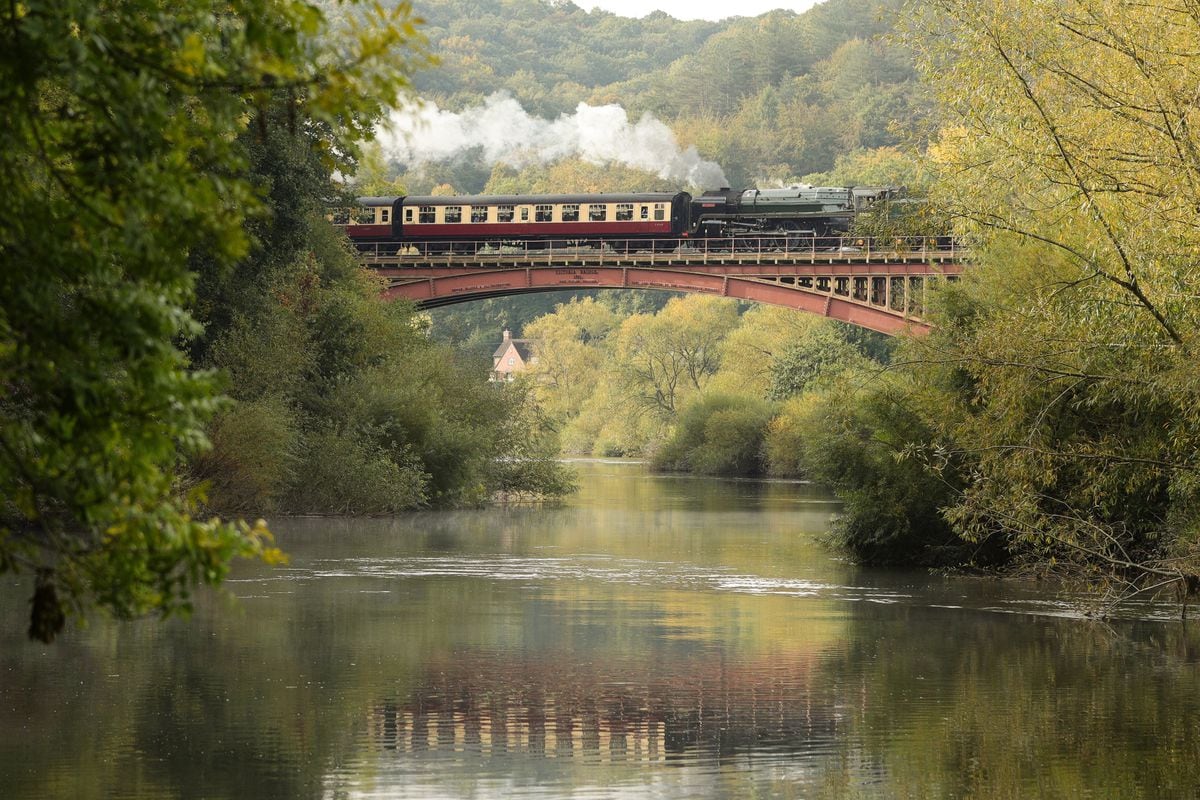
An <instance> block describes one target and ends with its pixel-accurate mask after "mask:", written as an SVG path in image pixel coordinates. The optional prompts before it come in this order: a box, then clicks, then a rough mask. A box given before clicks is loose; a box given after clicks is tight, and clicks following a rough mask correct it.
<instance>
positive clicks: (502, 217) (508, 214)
mask: <svg viewBox="0 0 1200 800" xmlns="http://www.w3.org/2000/svg"><path fill="white" fill-rule="evenodd" d="M515 213H516V207H515V206H496V222H512V221H513V215H514V214H515Z"/></svg>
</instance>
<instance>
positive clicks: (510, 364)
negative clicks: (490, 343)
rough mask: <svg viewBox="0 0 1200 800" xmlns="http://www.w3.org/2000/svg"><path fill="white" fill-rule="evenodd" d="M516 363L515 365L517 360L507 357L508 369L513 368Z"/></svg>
mask: <svg viewBox="0 0 1200 800" xmlns="http://www.w3.org/2000/svg"><path fill="white" fill-rule="evenodd" d="M516 363H517V359H515V358H513V357H512V356H509V357H508V365H509V366H510V367H511V366H514V365H515V364H516Z"/></svg>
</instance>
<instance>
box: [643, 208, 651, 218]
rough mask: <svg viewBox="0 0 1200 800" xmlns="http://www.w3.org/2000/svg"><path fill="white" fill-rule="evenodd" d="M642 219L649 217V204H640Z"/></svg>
mask: <svg viewBox="0 0 1200 800" xmlns="http://www.w3.org/2000/svg"><path fill="white" fill-rule="evenodd" d="M642 219H650V206H642Z"/></svg>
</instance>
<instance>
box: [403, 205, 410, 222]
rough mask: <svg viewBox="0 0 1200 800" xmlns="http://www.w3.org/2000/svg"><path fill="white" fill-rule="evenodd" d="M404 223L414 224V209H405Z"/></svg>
mask: <svg viewBox="0 0 1200 800" xmlns="http://www.w3.org/2000/svg"><path fill="white" fill-rule="evenodd" d="M404 221H405V222H412V209H411V208H406V209H404Z"/></svg>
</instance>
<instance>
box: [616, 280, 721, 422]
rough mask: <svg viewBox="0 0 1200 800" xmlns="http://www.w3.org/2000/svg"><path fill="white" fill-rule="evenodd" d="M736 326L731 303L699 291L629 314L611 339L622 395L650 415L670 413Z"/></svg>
mask: <svg viewBox="0 0 1200 800" xmlns="http://www.w3.org/2000/svg"><path fill="white" fill-rule="evenodd" d="M736 324H737V307H736V305H735V304H734V303H733V302H731V301H729V300H726V299H724V298H715V297H705V296H703V295H687V296H685V297H679V298H675V299H672V300H671V301H670V302H668V303H667V305H666V307H665V308H663V310H662V311H661V312H659V313H658V314H655V315H654V316H650V315H647V314H635V315H633V316H632V317H629V318H628V319H627V320H625V322H623V323H622V324H621V327H620V328H619V329H618V331H617V332H616V334H615V335H614V337H613V357H614V359H615V365H614V368H615V374H616V378H617V381H618V382H619V384H620V385H621V387H622V389H623V394H624V395H625V397H627V398H628V399H629V400H630V401H631V402H633V403H634V404H636V405H638V406H640V407H641V408H642V409H645V410H646V411H649V412H651V413H655V414H664V413H665V414H674V413H675V411H676V409H677V407H678V404H679V402H680V401H681V400H682V399H683V398H684V397H686V396H687V395H689V394H692V393H698V392H702V391H703V389H704V386H705V384H707V383H708V381H709V379H711V378H712V376H713V375H714V374H715V373H716V371H717V366H718V365H719V363H720V343H721V340H722V339H724V337H725V335H726V334H727V333H728V332H729V331H730V330H732V329H733V327H734V326H735V325H736Z"/></svg>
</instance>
